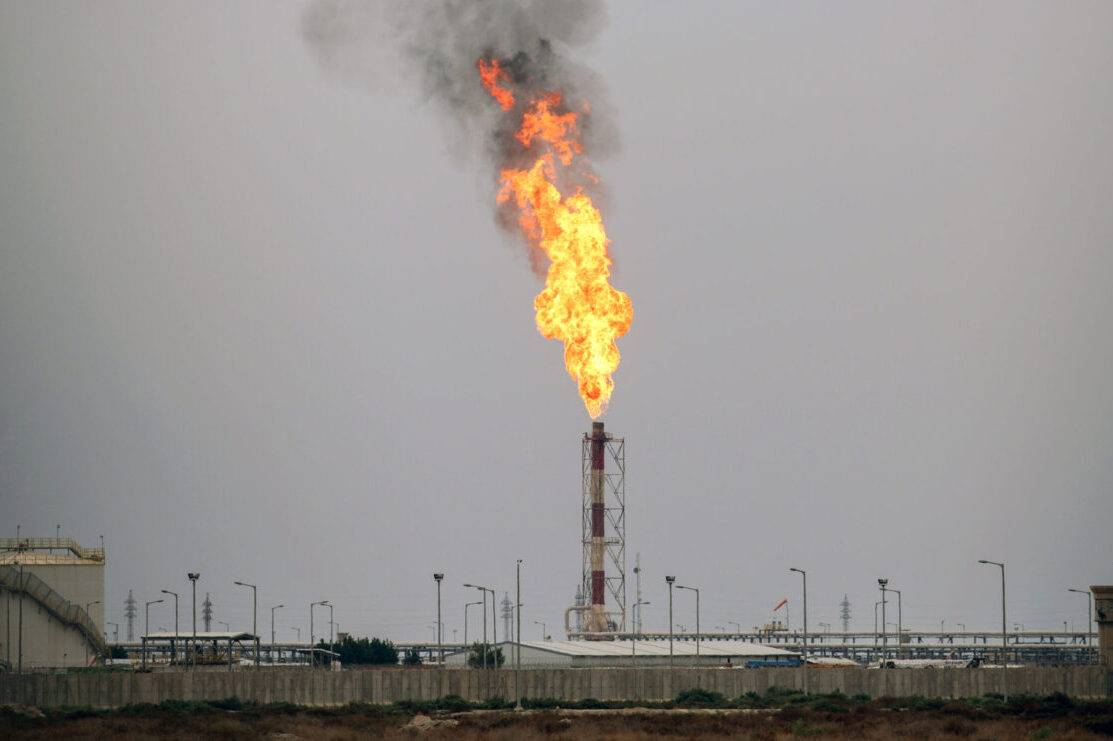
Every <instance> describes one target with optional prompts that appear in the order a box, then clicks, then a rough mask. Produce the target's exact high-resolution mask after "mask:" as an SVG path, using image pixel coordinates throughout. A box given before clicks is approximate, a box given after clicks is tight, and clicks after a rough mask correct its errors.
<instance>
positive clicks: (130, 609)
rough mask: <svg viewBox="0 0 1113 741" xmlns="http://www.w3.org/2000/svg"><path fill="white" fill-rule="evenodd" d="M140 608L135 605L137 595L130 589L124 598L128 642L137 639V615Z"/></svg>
mask: <svg viewBox="0 0 1113 741" xmlns="http://www.w3.org/2000/svg"><path fill="white" fill-rule="evenodd" d="M138 613H139V610H138V609H137V608H136V606H135V595H133V594H132V593H131V590H130V589H129V590H128V598H127V599H126V600H124V617H126V618H127V619H128V643H131V642H132V641H134V640H135V616H136V615H137V614H138Z"/></svg>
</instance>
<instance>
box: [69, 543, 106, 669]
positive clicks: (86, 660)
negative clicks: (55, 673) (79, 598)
mask: <svg viewBox="0 0 1113 741" xmlns="http://www.w3.org/2000/svg"><path fill="white" fill-rule="evenodd" d="M59 527H61V525H59ZM99 604H101V601H100V600H99V599H95V600H93V601H92V602H86V603H85V614H86V615H88V616H89V620H90V621H92V620H93V615H92V613H90V612H89V610H91V609H93V605H99ZM95 624H96V623H94V625H95ZM64 663H65V662H63V664H64ZM85 663H89V644H88V643H86V644H85Z"/></svg>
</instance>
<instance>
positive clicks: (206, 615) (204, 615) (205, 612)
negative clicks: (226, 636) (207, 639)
mask: <svg viewBox="0 0 1113 741" xmlns="http://www.w3.org/2000/svg"><path fill="white" fill-rule="evenodd" d="M201 619H202V620H204V621H205V632H206V633H208V632H209V631H210V630H212V624H213V601H212V600H211V599H209V593H208V592H205V601H204V602H202V603H201Z"/></svg>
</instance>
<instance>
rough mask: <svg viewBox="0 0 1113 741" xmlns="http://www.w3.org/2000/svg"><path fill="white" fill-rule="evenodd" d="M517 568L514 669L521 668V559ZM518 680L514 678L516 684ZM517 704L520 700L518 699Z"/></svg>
mask: <svg viewBox="0 0 1113 741" xmlns="http://www.w3.org/2000/svg"><path fill="white" fill-rule="evenodd" d="M516 566H517V567H518V568H517V570H516V572H515V577H516V578H517V585H518V586H517V592H516V593H515V595H514V617H515V628H514V630H515V633H514V636H515V641H514V668H515V669H521V668H522V559H520V558H519V559H518V563H517V564H516ZM517 681H518V678H517V677H515V678H514V682H515V683H517ZM518 701H519V703H520V702H521V698H518Z"/></svg>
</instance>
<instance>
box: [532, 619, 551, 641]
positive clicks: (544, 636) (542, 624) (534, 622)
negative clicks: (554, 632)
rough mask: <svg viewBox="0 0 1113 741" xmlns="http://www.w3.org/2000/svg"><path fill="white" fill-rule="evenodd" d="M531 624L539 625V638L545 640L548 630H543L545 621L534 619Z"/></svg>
mask: <svg viewBox="0 0 1113 741" xmlns="http://www.w3.org/2000/svg"><path fill="white" fill-rule="evenodd" d="M533 624H534V625H540V626H541V640H543V641H544V640H546V638H547V637H548V632H547V631H546V630H545V621H544V620H534V621H533Z"/></svg>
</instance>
